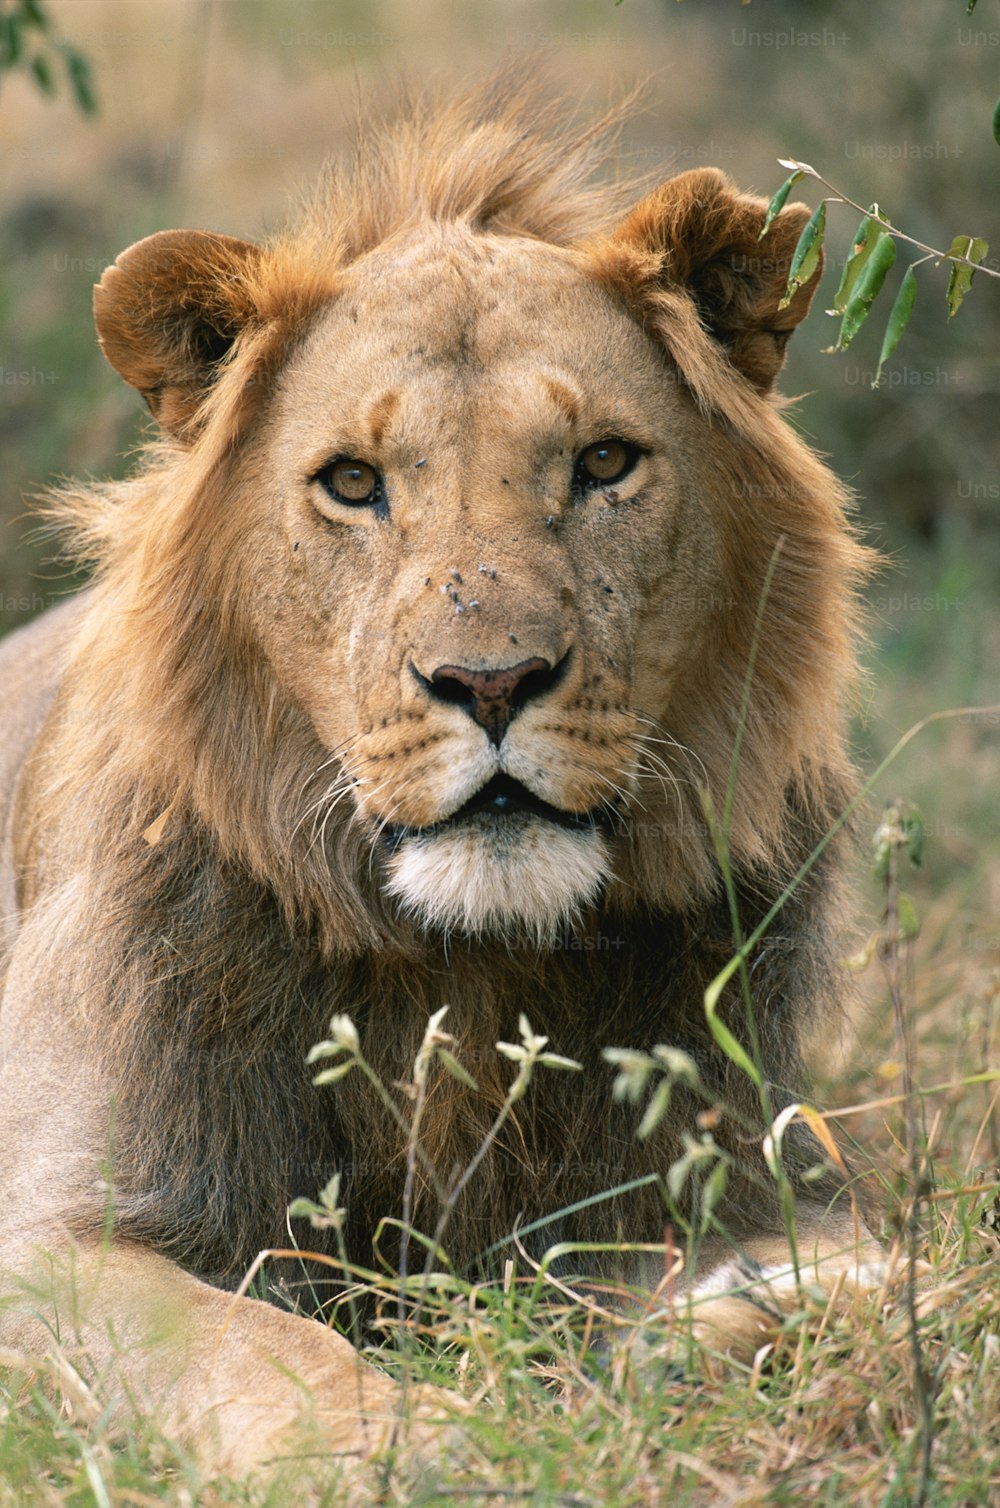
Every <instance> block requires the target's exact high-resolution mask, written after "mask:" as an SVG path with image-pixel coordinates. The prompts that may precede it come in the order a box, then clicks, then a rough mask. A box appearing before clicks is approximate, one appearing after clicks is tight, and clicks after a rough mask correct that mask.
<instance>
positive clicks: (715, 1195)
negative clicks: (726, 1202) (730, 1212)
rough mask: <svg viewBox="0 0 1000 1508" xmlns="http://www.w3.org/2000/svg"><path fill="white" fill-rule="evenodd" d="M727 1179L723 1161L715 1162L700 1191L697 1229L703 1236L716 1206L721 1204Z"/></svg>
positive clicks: (726, 1166) (727, 1174) (725, 1164)
mask: <svg viewBox="0 0 1000 1508" xmlns="http://www.w3.org/2000/svg"><path fill="white" fill-rule="evenodd" d="M728 1179H729V1167H728V1164H727V1163H726V1162H724V1161H720V1162H717V1163H716V1164H715V1167H714V1168H713V1169H712V1171H711V1173H709V1175H708V1177H707V1178H706V1180H705V1186H704V1188H703V1189H702V1191H701V1200H700V1205H701V1209H700V1219H699V1222H698V1224H699V1229H700V1231H701V1234H702V1235H704V1234H705V1232H706V1231H707V1230H708V1225H709V1221H710V1220H711V1218H712V1215H713V1214H714V1213H715V1209H716V1206H717V1205H718V1204H719V1203H720V1202H721V1200H722V1197H723V1195H724V1194H725V1192H726V1183H727V1181H728Z"/></svg>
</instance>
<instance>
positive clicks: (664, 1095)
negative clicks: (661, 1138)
mask: <svg viewBox="0 0 1000 1508" xmlns="http://www.w3.org/2000/svg"><path fill="white" fill-rule="evenodd" d="M671 1088H672V1086H671V1083H670V1080H669V1079H661V1080H660V1082H659V1083H658V1084H657V1086H656V1088H655V1089H654V1090H653V1093H652V1095H651V1096H650V1101H649V1104H648V1105H647V1106H646V1109H645V1113H644V1114H643V1117H642V1120H641V1121H640V1122H639V1125H638V1128H637V1130H636V1133H635V1134H636V1136H637V1137H638V1138H639V1140H640V1141H645V1140H646V1137H647V1136H651V1135H652V1134H653V1132H654V1131H655V1130H656V1128H657V1126H658V1125H659V1124H660V1122H661V1120H662V1119H663V1117H664V1116H665V1115H666V1113H667V1111H668V1110H669V1109H670V1091H671Z"/></svg>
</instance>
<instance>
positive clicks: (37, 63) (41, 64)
mask: <svg viewBox="0 0 1000 1508" xmlns="http://www.w3.org/2000/svg"><path fill="white" fill-rule="evenodd" d="M31 72H32V73H33V75H34V78H35V82H36V84H37V85H38V87H39V89H40V90H41V91H42V93H43V94H55V92H56V84H55V79H54V78H53V77H52V68H51V65H50V63H49V60H48V58H43V57H42V55H41V54H40V53H36V54H35V56H34V57H33V58H32V60H31Z"/></svg>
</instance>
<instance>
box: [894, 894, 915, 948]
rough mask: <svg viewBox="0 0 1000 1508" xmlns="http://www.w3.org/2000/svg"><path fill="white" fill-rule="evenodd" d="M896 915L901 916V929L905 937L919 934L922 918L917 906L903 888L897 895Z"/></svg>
mask: <svg viewBox="0 0 1000 1508" xmlns="http://www.w3.org/2000/svg"><path fill="white" fill-rule="evenodd" d="M896 915H897V916H898V917H899V930H900V932H902V934H903V936H904V937H906V938H912V937H917V936H918V935H919V932H920V918H919V917H918V915H917V908H916V907H915V906H914V904H913V901H912V900H911V899H910V897H909V896H908V895H907V894H906V893H905V891H902V890H901V891H900V892H899V894H898V895H897V897H896Z"/></svg>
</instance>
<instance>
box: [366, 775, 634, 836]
mask: <svg viewBox="0 0 1000 1508" xmlns="http://www.w3.org/2000/svg"><path fill="white" fill-rule="evenodd" d="M478 816H483V817H486V818H487V819H493V821H494V822H499V823H507V822H511V821H516V820H517V819H519V818H522V817H541V818H542V819H543V820H544V821H546V822H553V823H555V824H556V825H557V826H558V827H563V828H568V829H569V830H570V831H573V832H579V831H581V830H584V831H586V830H592V829H593V828H596V827H601V828H605V827H609V826H610V824H611V813H610V812H609V811H607V810H606V809H605V808H604V807H595V808H593V809H592V810H591V811H588V812H573V811H567V810H565V809H564V808H563V807H559V806H552V805H551V803H550V802H548V801H543V800H542V798H541V797H540V796H536V795H535V793H534V791H530V790H529V789H528V787H527V786H526V785H522V784H521V782H520V781H519V780H514V779H512V777H511V776H510V775H494V776H493V778H492V780H489V781H487V783H486V784H485V785H484V786H482V787H481V788H480V789H479V790H478V791H477V792H476V793H475V795H474V796H470V797H469V799H468V801H466V802H464V803H463V804H462V806H460V807H459V808H458V810H457V811H454V812H452V813H451V815H450V816H449V817H445V818H444V819H443V820H442V821H440V822H431V823H428V824H427V825H426V826H425V827H409V826H407V825H405V824H402V823H391V824H389V825H388V826H386V827H385V828H384V829H383V832H382V836H383V839H384V841H385V842H386V844H387V845H388V847H389V849H390V851H394V850H395V849H396V848H398V847H399V844H400V843H401V842H402V841H403V839H404V838H413V837H419V838H429V837H436V836H437V835H438V834H439V833H445V832H449V831H451V830H452V829H453V828H455V827H458V826H459V824H461V823H463V822H467V821H468V820H469V819H470V818H472V817H478Z"/></svg>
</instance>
